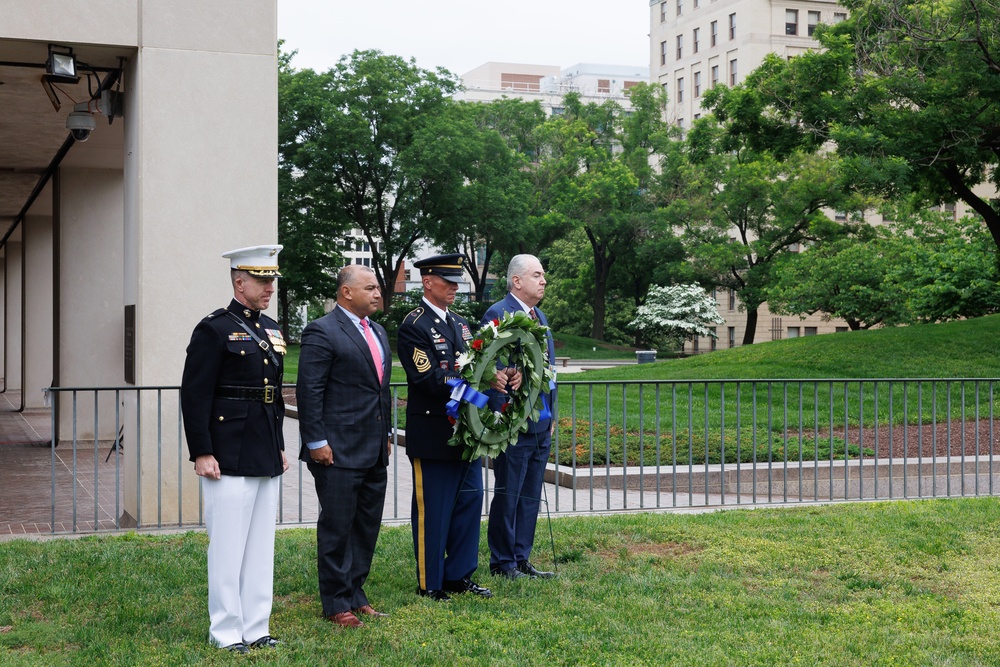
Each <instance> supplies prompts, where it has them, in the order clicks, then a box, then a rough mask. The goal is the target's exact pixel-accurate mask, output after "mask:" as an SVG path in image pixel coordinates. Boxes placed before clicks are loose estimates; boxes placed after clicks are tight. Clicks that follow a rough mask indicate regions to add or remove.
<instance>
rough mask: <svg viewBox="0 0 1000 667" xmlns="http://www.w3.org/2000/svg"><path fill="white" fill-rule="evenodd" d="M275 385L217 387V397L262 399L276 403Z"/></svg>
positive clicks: (245, 399)
mask: <svg viewBox="0 0 1000 667" xmlns="http://www.w3.org/2000/svg"><path fill="white" fill-rule="evenodd" d="M275 393H276V392H275V387H273V386H270V387H232V386H222V387H216V388H215V397H216V398H229V399H232V400H234V401H261V402H263V403H274V395H275Z"/></svg>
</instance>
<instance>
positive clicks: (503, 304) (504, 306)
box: [481, 292, 556, 433]
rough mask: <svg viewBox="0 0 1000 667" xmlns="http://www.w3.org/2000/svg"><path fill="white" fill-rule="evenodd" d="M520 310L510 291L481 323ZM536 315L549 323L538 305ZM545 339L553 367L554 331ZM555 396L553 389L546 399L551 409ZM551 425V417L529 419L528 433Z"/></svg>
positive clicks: (546, 334) (539, 319)
mask: <svg viewBox="0 0 1000 667" xmlns="http://www.w3.org/2000/svg"><path fill="white" fill-rule="evenodd" d="M518 311H522V312H523V311H524V308H522V307H521V304H520V303H518V301H517V299H515V298H514V296H513V295H512V294H510V293H509V292H508V293H507V296H506V297H504V298H503V299H501V300H500V301H497V302H496V303H494V304H493V305H492V306H490V307H489V310H487V311H486V314H485V315H483V321H482V322H481V324H484V325H485V324H486V323H487V322H489V321H490V320H500V319H503V316H504V313H516V312H518ZM535 315H536V316H537V317H538V322H539V323H540V324H544V325H545V326H548V325H549V320H548V318H546V317H545V313H543V312H542V311H541V310H539V309H538V307H537V306H536V307H535ZM545 340H546V342H547V343H548V346H547V347H548V354H549V367H551V366H552V364H554V363H555V359H556V346H555V343H554V342H553V340H552V331H551V330H550V331H547V332H546V333H545ZM539 370H541V369H539ZM555 397H556V396H555V390H553V392H552V394H551V395H550V396H549V398H548V399H546V400H548V402H549V408H550V409H551V407H552V406H553V404H554V402H555ZM551 426H552V420H551V419H544V420H542V421H541V422H537V423H536V422H534V421H531V420H530V419H529V420H528V433H542V432H543V431H547V430H549V428H551Z"/></svg>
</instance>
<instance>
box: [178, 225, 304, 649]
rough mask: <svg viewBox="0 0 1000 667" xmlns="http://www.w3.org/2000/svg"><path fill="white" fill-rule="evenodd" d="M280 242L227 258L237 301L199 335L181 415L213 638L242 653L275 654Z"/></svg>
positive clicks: (280, 451)
mask: <svg viewBox="0 0 1000 667" xmlns="http://www.w3.org/2000/svg"><path fill="white" fill-rule="evenodd" d="M280 250H281V246H280V245H274V246H254V247H251V248H241V249H239V250H232V251H230V252H227V253H225V254H224V255H223V257H227V258H229V260H230V264H229V266H230V274H231V279H232V283H233V300H232V301H231V302H230V304H229V307H228V308H220V309H219V310H217V311H215V312H214V313H212V314H211V315H209V316H208V317H206V318H205V319H203V320H202V321H201V322H199V323H198V325H197V326H196V327H195V329H194V333H193V334H191V343H190V344H189V345H188V348H187V359H186V360H185V362H184V374H183V377H182V379H181V413H182V414H183V416H184V433H185V435H186V436H187V444H188V450H189V451H190V454H191V460H192V461H194V471H195V474H197V475H198V476H199V477H201V478H202V481H201V488H202V493H203V494H204V498H205V527H206V528H207V529H208V614H209V619H210V625H209V631H208V633H209V640H210V641H211V642H212V643H213V644H214V645H216V646H220V647H223V648H226V649H227V650H230V651H233V652H236V653H248V652H249V650H250V648H258V647H268V648H273V647H274V646H276V645H277V644H278V643H279V642H278V640H276V639H274V638H273V637H271V635H270V630H269V628H268V624H269V620H270V617H271V600H272V591H273V586H274V523H275V515H276V513H277V507H278V490H279V488H280V477H279V475H281V473H283V472H284V471H285V470H287V469H288V461H287V460H286V459H285V452H284V449H285V443H284V439H283V437H282V434H281V425H282V420H283V418H284V416H285V404H284V403H283V402H282V399H281V378H282V371H283V368H284V362H283V355H284V354H285V340H284V337H283V336H282V335H281V330H280V329H278V323H277V322H275V321H274V320H272V319H271V318H270V317H268V316H267V315H265V314H264V313H263V312H262V311H264V310H265V309H266V308H267V306H268V304H269V303H270V301H271V295H272V294H274V279H275V277H278V276H280V275H281V274H279V273H278V260H277V255H278V252H279V251H280Z"/></svg>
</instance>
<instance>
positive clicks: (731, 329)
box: [729, 327, 736, 347]
mask: <svg viewBox="0 0 1000 667" xmlns="http://www.w3.org/2000/svg"><path fill="white" fill-rule="evenodd" d="M729 347H736V327H729Z"/></svg>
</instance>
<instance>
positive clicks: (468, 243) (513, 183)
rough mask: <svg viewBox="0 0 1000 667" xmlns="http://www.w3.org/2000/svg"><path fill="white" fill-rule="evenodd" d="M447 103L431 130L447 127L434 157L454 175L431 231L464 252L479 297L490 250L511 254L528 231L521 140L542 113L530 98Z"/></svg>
mask: <svg viewBox="0 0 1000 667" xmlns="http://www.w3.org/2000/svg"><path fill="white" fill-rule="evenodd" d="M450 111H451V117H441V118H439V119H438V122H440V123H444V124H447V125H448V127H447V128H444V129H442V130H441V131H439V135H440V134H443V133H445V132H447V133H448V134H449V136H451V137H452V141H451V142H449V144H448V149H447V150H448V155H441V156H440V159H441V164H442V165H445V166H446V167H447V169H449V170H450V171H451V172H452V174H453V176H454V177H455V178H456V179H458V180H457V181H456V182H455V183H454V196H452V197H451V198H449V200H448V201H449V202H450V205H451V206H450V208H449V209H448V210H446V211H441V216H440V221H439V223H438V224H437V225H435V226H434V228H433V231H432V233H431V239H432V240H433V241H434V243H435V244H436V245H437V246H439V247H441V248H445V249H449V250H453V251H455V252H461V253H462V254H464V255H465V257H466V260H467V261H466V264H467V267H468V269H469V273H470V274H471V276H472V279H473V284H474V287H475V293H476V299H477V300H479V301H481V300H483V298H484V293H485V290H486V286H487V281H488V278H487V276H488V273H489V270H490V265H491V263H492V260H493V258H494V255H495V254H496V253H497V252H498V251H500V252H504V251H506V252H505V254H507V255H508V256H512V255H513V254H516V252H519V251H520V247H519V246H520V244H521V243H522V242H523V241H524V240H525V238H526V237H528V236H529V235H530V233H531V230H532V227H533V226H532V225H530V224H529V214H530V211H531V206H532V203H533V192H532V182H531V180H530V174H529V173H528V170H527V167H528V156H529V152H528V150H529V149H528V148H527V146H528V144H527V143H526V142H527V141H528V137H529V136H530V134H531V132H532V131H533V130H534V128H535V127H536V126H537V125H538V124H540V123H541V122H542V119H543V118H544V114H543V113H542V110H541V107H540V106H539V105H538V104H537V103H527V102H523V101H521V100H509V99H502V100H498V101H495V102H487V103H461V104H458V105H455V106H453V107H452V108H451V109H450ZM428 129H429V130H431V131H436V130H435V128H434V127H433V126H430V127H429V128H428ZM438 143H439V144H440V142H438ZM434 145H438V144H434ZM532 250H533V251H535V252H537V250H536V249H534V248H533V249H532Z"/></svg>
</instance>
